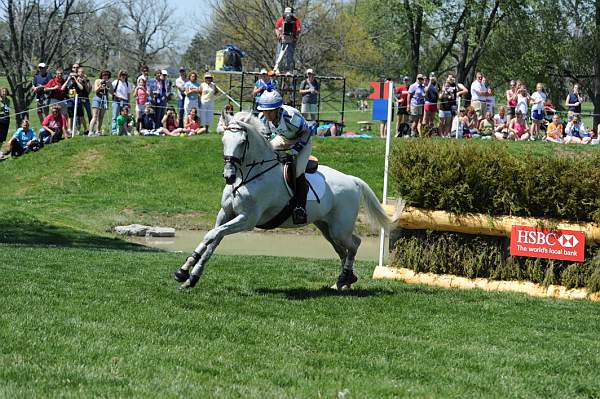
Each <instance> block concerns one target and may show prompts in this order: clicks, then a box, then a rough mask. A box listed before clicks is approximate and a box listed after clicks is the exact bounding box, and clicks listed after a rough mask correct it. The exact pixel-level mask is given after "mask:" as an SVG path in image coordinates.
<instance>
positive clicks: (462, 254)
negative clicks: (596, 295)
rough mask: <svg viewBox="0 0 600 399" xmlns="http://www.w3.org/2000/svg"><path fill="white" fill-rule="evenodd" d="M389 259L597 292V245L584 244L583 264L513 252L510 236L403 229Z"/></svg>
mask: <svg viewBox="0 0 600 399" xmlns="http://www.w3.org/2000/svg"><path fill="white" fill-rule="evenodd" d="M391 259H392V260H391V265H392V266H395V267H405V268H408V269H411V270H414V271H416V272H421V273H437V274H453V275H457V276H464V277H468V278H478V277H483V278H490V279H493V280H528V281H532V282H534V283H538V284H542V285H544V286H549V285H564V286H566V287H567V288H580V287H586V288H587V289H588V290H590V292H598V291H600V250H593V249H591V248H587V252H586V259H587V260H586V261H585V262H584V263H572V262H564V261H557V260H548V259H541V258H525V257H511V256H510V254H509V241H508V239H507V238H502V237H482V236H473V235H467V234H459V233H442V232H425V231H419V230H403V231H402V236H401V237H400V238H399V239H398V240H397V241H396V243H395V246H394V251H393V253H392V256H391Z"/></svg>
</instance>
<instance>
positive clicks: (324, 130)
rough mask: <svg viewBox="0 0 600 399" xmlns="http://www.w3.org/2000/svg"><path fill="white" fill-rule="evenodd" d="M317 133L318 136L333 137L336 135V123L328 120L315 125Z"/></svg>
mask: <svg viewBox="0 0 600 399" xmlns="http://www.w3.org/2000/svg"><path fill="white" fill-rule="evenodd" d="M317 135H318V136H319V137H330V136H331V137H335V136H337V135H338V127H337V123H335V122H329V123H322V124H320V125H319V126H318V127H317Z"/></svg>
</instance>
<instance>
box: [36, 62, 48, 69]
mask: <svg viewBox="0 0 600 399" xmlns="http://www.w3.org/2000/svg"><path fill="white" fill-rule="evenodd" d="M38 68H48V65H46V64H44V63H43V62H40V63H39V64H38Z"/></svg>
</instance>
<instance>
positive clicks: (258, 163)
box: [223, 129, 281, 197]
mask: <svg viewBox="0 0 600 399" xmlns="http://www.w3.org/2000/svg"><path fill="white" fill-rule="evenodd" d="M229 130H234V131H235V130H237V131H243V129H229ZM249 147H250V140H249V139H248V138H247V139H246V142H245V143H244V151H243V152H242V156H241V158H238V157H234V156H230V155H223V161H224V163H225V164H227V163H229V164H231V165H233V167H234V168H235V172H236V174H237V172H238V171H239V172H240V175H241V176H242V181H241V182H240V184H238V185H237V186H235V187H234V188H233V191H232V194H233V196H234V197H235V194H236V192H237V191H238V190H239V189H240V188H241V187H242V186H245V185H246V184H248V183H250V182H251V181H253V180H255V179H258V178H259V177H261V176H262V175H264V174H265V173H267V172H269V171H270V170H271V169H274V168H275V167H277V165H278V164H279V163H281V157H280V156H279V154H278V153H276V154H275V158H273V159H263V160H260V161H254V162H251V163H249V164H246V168H250V169H248V171H247V172H246V176H244V171H243V170H242V166H243V164H244V162H245V159H246V153H247V151H248V148H249ZM270 162H276V163H275V164H273V165H272V166H270V167H269V168H267V169H265V170H263V171H261V172H259V173H257V174H256V175H254V176H252V177H250V173H251V172H252V169H254V167H256V166H262V165H264V164H266V163H270ZM238 165H239V167H238Z"/></svg>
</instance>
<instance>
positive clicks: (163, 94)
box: [148, 69, 169, 124]
mask: <svg viewBox="0 0 600 399" xmlns="http://www.w3.org/2000/svg"><path fill="white" fill-rule="evenodd" d="M165 78H166V76H165V75H164V74H163V73H162V71H161V70H160V69H157V70H156V71H155V72H154V79H152V80H150V81H149V82H148V93H149V94H150V102H151V103H152V108H153V109H154V118H155V119H156V123H157V124H161V123H162V118H163V116H164V115H165V110H166V107H167V102H168V96H169V91H168V88H167V82H166V80H165Z"/></svg>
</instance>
